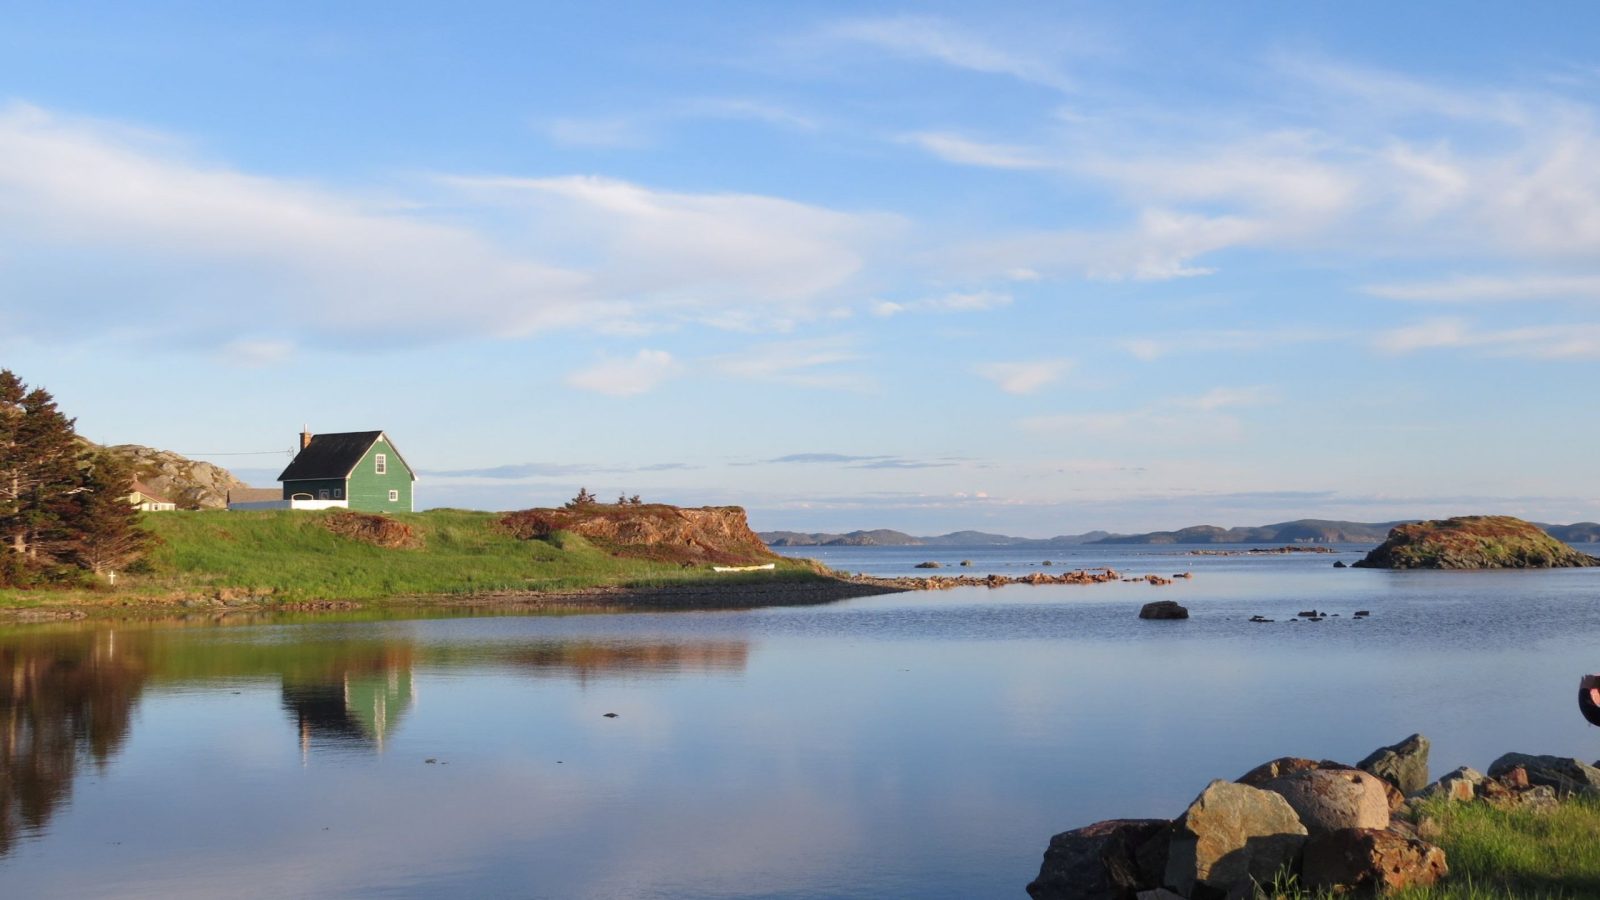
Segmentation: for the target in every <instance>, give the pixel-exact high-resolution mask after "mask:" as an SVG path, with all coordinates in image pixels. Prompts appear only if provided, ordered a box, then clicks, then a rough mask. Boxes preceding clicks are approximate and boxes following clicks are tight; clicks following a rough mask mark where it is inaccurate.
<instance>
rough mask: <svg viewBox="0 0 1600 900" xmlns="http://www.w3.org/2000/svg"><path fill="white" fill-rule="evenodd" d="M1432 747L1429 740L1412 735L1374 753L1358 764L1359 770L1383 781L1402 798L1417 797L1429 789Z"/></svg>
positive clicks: (1418, 735)
mask: <svg viewBox="0 0 1600 900" xmlns="http://www.w3.org/2000/svg"><path fill="white" fill-rule="evenodd" d="M1429 747H1430V745H1429V743H1428V739H1427V738H1425V737H1423V736H1422V735H1420V734H1413V735H1412V736H1410V737H1408V738H1406V739H1405V740H1403V741H1401V742H1400V743H1398V744H1394V745H1391V746H1388V747H1379V748H1378V749H1376V750H1374V751H1372V753H1370V754H1368V756H1367V758H1366V759H1363V760H1362V761H1361V762H1358V763H1356V768H1358V769H1361V770H1362V771H1364V772H1371V773H1372V774H1374V775H1376V776H1378V777H1379V778H1382V779H1383V780H1384V781H1387V782H1389V783H1390V784H1392V785H1394V786H1395V787H1397V788H1399V789H1400V793H1402V794H1415V793H1416V792H1417V791H1420V790H1422V789H1423V788H1425V787H1427V786H1428V750H1429Z"/></svg>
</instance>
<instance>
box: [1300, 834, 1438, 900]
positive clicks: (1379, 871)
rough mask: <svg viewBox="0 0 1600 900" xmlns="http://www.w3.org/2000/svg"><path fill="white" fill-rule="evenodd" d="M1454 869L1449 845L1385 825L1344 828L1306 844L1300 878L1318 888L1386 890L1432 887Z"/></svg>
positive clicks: (1370, 891)
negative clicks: (1441, 846)
mask: <svg viewBox="0 0 1600 900" xmlns="http://www.w3.org/2000/svg"><path fill="white" fill-rule="evenodd" d="M1448 874H1450V867H1449V866H1448V865H1447V864H1446V862H1445V856H1444V851H1443V850H1440V849H1439V848H1438V847H1435V846H1434V845H1432V844H1429V843H1427V842H1426V841H1423V840H1421V839H1419V838H1414V837H1407V836H1405V835H1401V834H1396V833H1395V832H1392V831H1386V830H1383V829H1379V828H1342V829H1339V830H1337V831H1330V832H1326V833H1324V834H1319V835H1314V836H1313V837H1312V838H1311V839H1310V840H1309V841H1307V842H1306V845H1305V857H1304V859H1303V860H1302V862H1301V866H1300V879H1301V883H1302V884H1304V885H1305V886H1306V887H1307V888H1308V889H1310V890H1314V891H1323V890H1326V891H1333V890H1351V889H1353V890H1355V891H1358V892H1361V893H1363V894H1368V895H1370V894H1377V895H1380V896H1381V895H1383V894H1387V893H1388V892H1390V891H1395V890H1399V889H1401V888H1406V887H1413V886H1416V887H1427V886H1430V885H1433V884H1437V883H1438V882H1439V880H1440V879H1442V878H1444V877H1445V876H1446V875H1448Z"/></svg>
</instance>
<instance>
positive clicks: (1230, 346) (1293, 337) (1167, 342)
mask: <svg viewBox="0 0 1600 900" xmlns="http://www.w3.org/2000/svg"><path fill="white" fill-rule="evenodd" d="M1354 336H1355V333H1354V332H1348V331H1342V330H1339V329H1330V328H1311V327H1288V328H1262V329H1253V328H1225V329H1215V328H1208V329H1197V330H1194V331H1184V332H1170V333H1167V334H1154V335H1146V336H1141V337H1136V338H1127V339H1124V340H1122V341H1119V342H1118V346H1120V347H1121V348H1122V349H1124V350H1126V351H1127V352H1128V353H1129V354H1130V355H1132V356H1133V357H1134V358H1136V359H1140V360H1144V361H1146V362H1151V361H1154V360H1157V359H1161V358H1163V357H1166V356H1170V355H1172V354H1175V353H1217V352H1233V351H1240V350H1264V349H1268V348H1276V347H1290V346H1296V345H1299V344H1310V343H1322V342H1327V341H1341V340H1348V339H1350V338H1352V337H1354Z"/></svg>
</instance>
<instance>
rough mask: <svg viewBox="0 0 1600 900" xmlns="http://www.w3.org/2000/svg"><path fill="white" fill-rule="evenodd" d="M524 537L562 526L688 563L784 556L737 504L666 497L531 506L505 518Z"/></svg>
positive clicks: (614, 547) (604, 544) (608, 545)
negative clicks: (682, 503) (669, 501)
mask: <svg viewBox="0 0 1600 900" xmlns="http://www.w3.org/2000/svg"><path fill="white" fill-rule="evenodd" d="M499 526H500V528H501V529H502V530H504V531H505V532H506V533H508V534H510V535H512V536H513V537H517V538H521V539H523V540H532V539H545V538H549V537H552V536H554V535H555V534H557V533H559V532H566V533H570V534H576V535H579V536H581V537H583V538H585V539H587V540H588V541H590V542H591V543H593V544H594V545H595V546H597V547H600V548H601V549H603V550H606V551H608V552H611V553H613V554H615V555H617V556H628V557H638V558H645V559H654V560H659V561H663V562H678V563H683V564H686V565H694V564H699V563H720V564H728V565H740V564H748V563H766V562H772V561H775V560H777V559H778V557H777V556H776V555H775V554H773V552H772V551H771V550H768V549H767V545H766V544H763V543H762V542H761V539H760V538H759V537H756V534H755V532H753V531H751V530H750V524H749V522H748V521H747V520H746V519H745V513H744V510H743V509H742V508H741V507H737V506H705V507H700V508H697V509H696V508H683V507H677V506H668V505H666V504H662V503H584V504H581V505H578V506H574V507H570V508H563V509H525V510H522V511H521V512H514V513H509V514H507V515H506V516H504V517H502V518H501V519H500V520H499Z"/></svg>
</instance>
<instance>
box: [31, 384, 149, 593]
mask: <svg viewBox="0 0 1600 900" xmlns="http://www.w3.org/2000/svg"><path fill="white" fill-rule="evenodd" d="M76 424H77V422H76V420H75V419H70V418H67V416H66V415H65V414H63V413H62V412H61V410H60V409H59V408H58V407H57V406H56V401H55V398H54V397H52V396H51V395H50V392H49V391H46V390H44V389H43V388H30V387H29V386H28V385H27V384H25V383H24V382H23V381H22V379H20V378H18V377H17V376H16V375H15V374H13V373H12V372H11V371H10V370H9V369H0V586H12V587H30V586H34V585H40V584H49V583H60V582H70V581H74V580H81V579H83V578H84V577H85V575H86V573H93V574H94V575H104V574H105V573H107V572H112V571H116V570H118V569H121V568H122V567H124V566H127V565H128V564H130V563H132V562H133V561H135V560H137V559H138V558H139V556H140V555H141V554H142V553H143V552H144V550H145V549H146V548H147V547H148V546H149V544H150V541H151V536H150V534H149V533H148V532H146V531H145V530H144V529H143V528H141V527H140V526H139V510H138V509H137V508H135V507H134V506H133V505H132V504H131V503H129V502H128V495H129V494H131V493H132V490H133V472H132V471H131V470H130V469H129V468H128V465H127V464H126V463H125V462H123V461H121V460H119V459H116V458H115V457H113V456H112V455H110V454H108V453H106V452H104V451H103V450H100V449H99V448H97V447H95V446H94V445H92V444H89V443H88V442H86V441H82V440H80V439H79V438H78V434H77V430H76Z"/></svg>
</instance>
